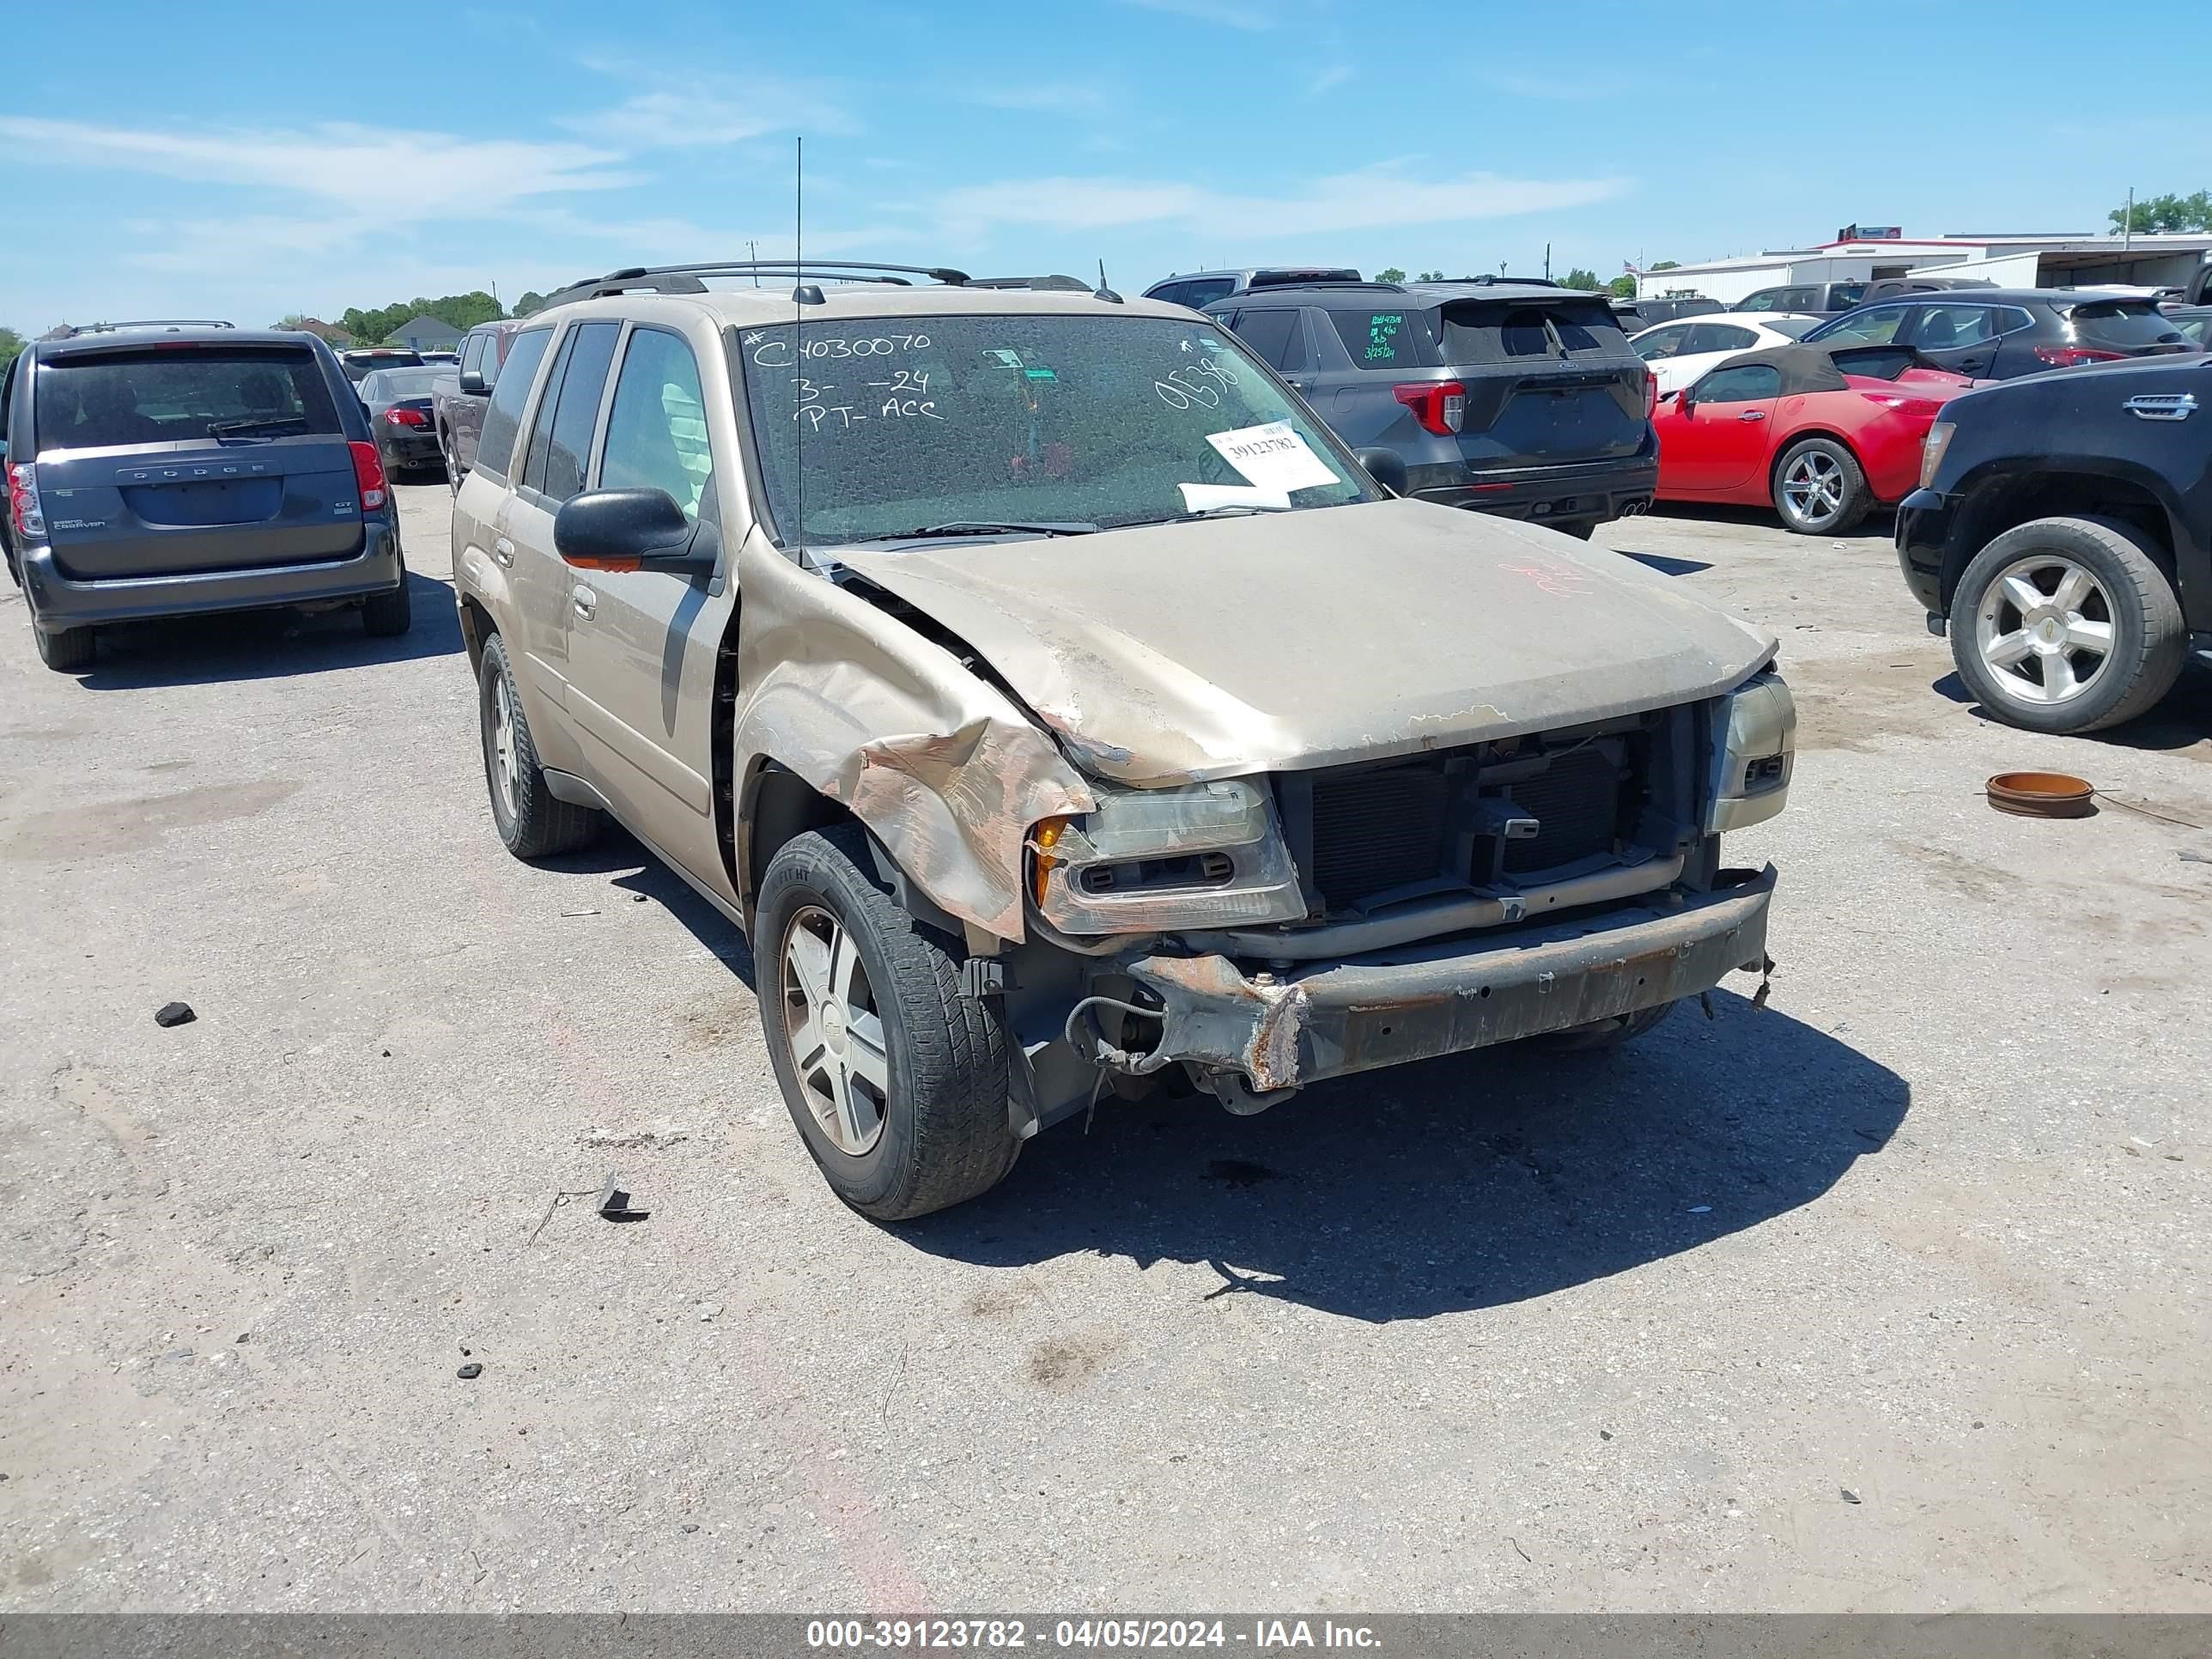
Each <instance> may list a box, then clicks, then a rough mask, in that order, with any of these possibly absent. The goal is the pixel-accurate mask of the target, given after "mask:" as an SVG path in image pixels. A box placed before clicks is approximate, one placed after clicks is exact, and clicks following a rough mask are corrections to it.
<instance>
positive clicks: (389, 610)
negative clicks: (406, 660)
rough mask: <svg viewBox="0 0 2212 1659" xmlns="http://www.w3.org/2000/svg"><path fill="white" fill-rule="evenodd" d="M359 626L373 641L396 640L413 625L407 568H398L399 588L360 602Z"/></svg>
mask: <svg viewBox="0 0 2212 1659" xmlns="http://www.w3.org/2000/svg"><path fill="white" fill-rule="evenodd" d="M361 625H362V627H363V628H364V629H368V636H369V638H371V639H373V640H392V639H397V638H398V637H399V635H402V634H404V633H405V632H406V631H407V630H408V629H410V628H412V627H413V626H414V625H415V601H414V599H413V597H412V596H411V594H410V592H409V590H408V585H407V567H406V566H405V565H404V564H403V565H401V566H400V567H399V586H397V587H395V588H393V589H392V591H391V592H388V593H372V594H370V595H369V596H368V599H365V600H363V601H362V607H361Z"/></svg>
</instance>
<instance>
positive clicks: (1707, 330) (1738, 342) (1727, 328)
mask: <svg viewBox="0 0 2212 1659" xmlns="http://www.w3.org/2000/svg"><path fill="white" fill-rule="evenodd" d="M1758 343H1759V336H1757V335H1756V334H1753V332H1752V331H1750V330H1749V329H1747V328H1737V327H1735V326H1734V325H1731V324H1728V323H1698V324H1695V325H1692V327H1691V330H1690V343H1689V344H1688V345H1686V346H1685V347H1684V348H1683V349H1684V350H1686V351H1690V352H1699V351H1748V350H1750V349H1752V347H1753V346H1755V345H1757V344H1758Z"/></svg>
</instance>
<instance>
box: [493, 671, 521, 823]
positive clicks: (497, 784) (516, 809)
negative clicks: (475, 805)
mask: <svg viewBox="0 0 2212 1659" xmlns="http://www.w3.org/2000/svg"><path fill="white" fill-rule="evenodd" d="M491 781H492V787H494V788H495V789H497V790H498V791H499V804H500V805H501V806H503V807H505V808H506V809H507V817H508V818H509V819H510V820H512V819H513V818H514V817H517V816H519V815H520V812H521V811H522V762H521V757H520V755H519V754H518V753H517V752H516V745H515V734H514V694H513V692H512V691H510V690H508V689H507V676H506V675H504V674H501V676H500V677H499V678H497V679H495V681H493V682H492V695H491Z"/></svg>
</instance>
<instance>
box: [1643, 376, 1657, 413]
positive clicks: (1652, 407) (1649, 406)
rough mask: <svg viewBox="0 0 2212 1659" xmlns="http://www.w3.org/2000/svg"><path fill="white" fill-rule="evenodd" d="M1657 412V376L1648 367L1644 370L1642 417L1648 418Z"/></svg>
mask: <svg viewBox="0 0 2212 1659" xmlns="http://www.w3.org/2000/svg"><path fill="white" fill-rule="evenodd" d="M1658 413H1659V377H1658V376H1657V375H1656V374H1653V373H1652V372H1651V371H1650V369H1648V368H1647V369H1645V370H1644V419H1645V420H1647V421H1648V420H1650V419H1651V418H1653V417H1654V416H1656V415H1657V414H1658Z"/></svg>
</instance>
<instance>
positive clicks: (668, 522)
mask: <svg viewBox="0 0 2212 1659" xmlns="http://www.w3.org/2000/svg"><path fill="white" fill-rule="evenodd" d="M553 550H554V551H555V552H556V553H558V554H559V555H560V556H561V557H562V559H563V560H564V561H566V562H568V563H569V564H573V565H574V566H575V567H576V568H578V569H580V570H668V571H674V572H678V573H679V574H684V575H711V574H713V573H714V565H715V562H716V559H717V556H718V555H719V554H720V551H721V538H720V536H719V535H717V534H716V533H715V530H714V526H713V525H711V524H708V523H706V522H705V521H704V520H702V521H701V522H700V523H698V524H696V525H695V524H693V523H692V522H691V520H689V519H687V518H685V517H684V509H683V508H682V507H678V506H677V505H676V498H675V497H674V496H673V495H670V494H669V493H668V492H667V491H666V490H665V489H587V490H586V491H585V492H584V493H583V494H582V495H571V496H570V497H569V498H568V500H567V501H563V502H562V504H561V510H560V511H559V512H558V513H555V514H554V515H553Z"/></svg>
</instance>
